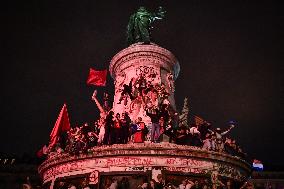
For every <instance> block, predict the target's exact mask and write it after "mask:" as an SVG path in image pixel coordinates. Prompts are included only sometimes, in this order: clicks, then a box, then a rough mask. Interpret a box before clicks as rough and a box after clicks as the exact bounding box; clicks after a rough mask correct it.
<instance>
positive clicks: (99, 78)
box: [87, 68, 107, 86]
mask: <svg viewBox="0 0 284 189" xmlns="http://www.w3.org/2000/svg"><path fill="white" fill-rule="evenodd" d="M106 76H107V70H101V71H100V70H94V69H92V68H90V72H89V77H88V79H87V84H88V85H96V86H106Z"/></svg>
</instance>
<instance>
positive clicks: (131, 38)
mask: <svg viewBox="0 0 284 189" xmlns="http://www.w3.org/2000/svg"><path fill="white" fill-rule="evenodd" d="M165 13H166V11H164V10H163V8H162V7H159V8H158V12H157V13H151V12H148V10H147V9H146V8H145V7H140V8H139V9H138V10H137V11H136V12H135V13H134V14H132V15H131V16H130V19H129V22H128V25H127V43H128V45H131V44H133V43H137V42H144V43H145V44H149V43H150V41H151V29H152V28H153V26H152V23H153V22H154V21H155V20H160V19H163V18H164V16H165Z"/></svg>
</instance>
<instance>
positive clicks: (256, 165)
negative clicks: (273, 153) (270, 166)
mask: <svg viewBox="0 0 284 189" xmlns="http://www.w3.org/2000/svg"><path fill="white" fill-rule="evenodd" d="M252 168H253V169H254V170H256V171H262V170H263V164H262V162H261V161H259V160H257V159H254V160H253V163H252Z"/></svg>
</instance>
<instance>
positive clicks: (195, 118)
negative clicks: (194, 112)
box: [194, 116, 204, 126]
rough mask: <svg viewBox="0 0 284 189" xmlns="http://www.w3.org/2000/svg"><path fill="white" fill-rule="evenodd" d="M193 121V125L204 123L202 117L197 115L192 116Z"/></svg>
mask: <svg viewBox="0 0 284 189" xmlns="http://www.w3.org/2000/svg"><path fill="white" fill-rule="evenodd" d="M194 122H195V125H196V126H198V125H201V124H203V123H204V119H202V118H201V117H199V116H194Z"/></svg>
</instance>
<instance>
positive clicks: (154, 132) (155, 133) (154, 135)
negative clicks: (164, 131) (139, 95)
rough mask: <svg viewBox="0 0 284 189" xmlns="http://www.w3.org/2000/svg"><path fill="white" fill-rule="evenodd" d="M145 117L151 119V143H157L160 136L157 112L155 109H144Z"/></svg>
mask: <svg viewBox="0 0 284 189" xmlns="http://www.w3.org/2000/svg"><path fill="white" fill-rule="evenodd" d="M145 110H146V115H147V116H149V117H150V118H151V124H152V127H151V142H158V138H159V136H160V124H159V119H160V116H159V111H158V109H157V108H156V107H152V108H151V109H149V108H148V109H145Z"/></svg>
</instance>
